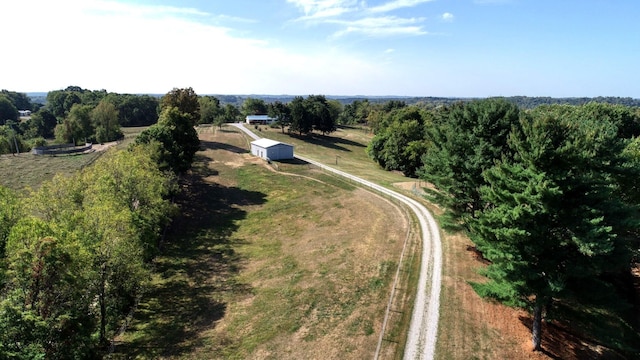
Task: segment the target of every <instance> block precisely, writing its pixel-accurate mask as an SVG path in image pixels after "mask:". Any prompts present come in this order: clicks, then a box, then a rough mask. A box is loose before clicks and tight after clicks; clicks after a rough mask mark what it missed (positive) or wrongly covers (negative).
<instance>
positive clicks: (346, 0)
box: [287, 0, 358, 20]
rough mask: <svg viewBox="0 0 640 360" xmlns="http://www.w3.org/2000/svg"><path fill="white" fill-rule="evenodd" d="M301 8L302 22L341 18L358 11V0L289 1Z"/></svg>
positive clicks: (288, 0)
mask: <svg viewBox="0 0 640 360" xmlns="http://www.w3.org/2000/svg"><path fill="white" fill-rule="evenodd" d="M287 2H288V3H291V4H293V5H295V6H296V7H298V8H300V9H301V10H302V12H303V13H304V16H302V17H301V18H300V20H310V19H319V18H328V17H335V16H339V15H342V14H345V13H348V12H351V11H354V10H355V9H357V5H358V2H357V1H356V0H287Z"/></svg>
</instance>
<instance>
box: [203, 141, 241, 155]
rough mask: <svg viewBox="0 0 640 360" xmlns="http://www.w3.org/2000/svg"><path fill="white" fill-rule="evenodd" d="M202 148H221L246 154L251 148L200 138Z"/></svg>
mask: <svg viewBox="0 0 640 360" xmlns="http://www.w3.org/2000/svg"><path fill="white" fill-rule="evenodd" d="M200 149H203V150H215V149H220V150H226V151H231V152H232V153H236V154H244V153H248V152H249V150H247V149H245V148H241V147H238V146H235V145H231V144H226V143H221V142H217V141H207V140H200Z"/></svg>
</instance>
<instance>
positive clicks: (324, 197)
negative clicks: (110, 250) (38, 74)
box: [113, 128, 412, 359]
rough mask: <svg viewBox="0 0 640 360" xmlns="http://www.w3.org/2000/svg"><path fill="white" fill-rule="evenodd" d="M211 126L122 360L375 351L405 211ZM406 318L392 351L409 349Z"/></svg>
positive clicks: (396, 326) (388, 348)
mask: <svg viewBox="0 0 640 360" xmlns="http://www.w3.org/2000/svg"><path fill="white" fill-rule="evenodd" d="M213 130H214V129H211V128H207V129H206V130H204V131H203V133H202V134H201V139H202V140H203V141H202V144H203V148H204V150H203V151H201V152H199V153H198V158H197V161H196V164H195V168H194V171H193V173H192V176H190V177H189V179H188V182H187V184H185V186H186V188H187V189H188V191H187V192H186V195H187V197H185V198H182V199H180V201H179V202H180V203H181V206H182V208H183V210H184V212H183V216H182V217H181V218H179V219H177V220H176V222H175V223H174V225H173V226H172V231H171V232H170V233H169V234H168V237H167V241H166V243H165V248H164V251H163V252H164V253H165V254H166V255H164V256H160V257H159V258H158V259H157V261H156V264H155V265H156V269H157V275H156V276H154V279H153V286H151V288H150V289H149V291H148V293H147V294H146V295H145V297H144V299H143V301H142V303H141V304H140V306H139V308H138V311H137V312H136V315H135V317H134V319H133V321H132V322H131V325H130V327H129V329H128V330H127V332H126V333H125V334H124V335H123V336H121V337H120V338H118V339H117V340H118V346H116V350H117V351H116V353H115V354H114V356H113V357H114V358H119V357H124V358H141V359H151V358H176V359H181V358H185V359H187V358H189V359H191V358H197V359H210V358H224V359H245V358H262V359H269V358H273V359H301V358H309V359H311V358H318V359H319V358H323V359H362V358H371V357H372V356H373V353H374V351H375V349H376V345H377V342H378V338H379V333H380V329H381V325H382V320H383V318H384V311H385V308H386V304H387V301H388V299H389V294H390V291H391V288H390V286H391V284H392V279H393V276H394V274H395V271H396V268H397V263H398V259H399V254H400V251H401V248H402V244H403V242H404V240H405V238H406V237H407V235H408V232H409V230H410V229H412V226H411V224H410V220H409V218H408V216H407V214H406V213H405V212H404V211H403V210H401V209H399V208H398V207H396V206H395V205H394V204H392V203H391V202H389V201H388V200H387V199H384V198H382V197H379V196H376V195H372V194H370V193H367V192H365V191H364V190H361V189H359V188H356V187H354V186H353V185H352V184H349V183H346V182H344V181H342V180H340V179H338V178H335V177H333V176H329V175H327V174H325V173H323V172H321V171H319V170H318V169H315V168H313V167H310V166H308V165H306V164H304V163H299V162H291V163H279V165H278V171H275V170H274V169H273V168H272V167H270V166H269V165H266V164H265V163H264V162H263V161H262V160H259V159H256V158H254V157H252V156H250V155H249V154H248V147H247V146H246V144H247V140H246V138H245V137H244V135H242V134H240V133H239V132H237V131H233V130H221V131H217V132H215V134H214V132H213ZM407 287H408V286H407ZM407 303H408V302H407V301H406V299H404V298H399V300H398V301H397V304H398V305H399V306H403V304H407ZM396 310H402V309H401V308H398V309H396ZM406 314H407V315H408V314H409V313H408V311H407V312H406ZM404 318H405V319H404V321H405V323H406V319H407V318H408V316H405V317H404ZM402 321H403V320H402V319H399V320H398V321H395V322H393V323H392V324H391V325H390V328H389V331H388V332H387V336H386V338H387V339H386V340H385V342H384V344H383V345H384V347H383V349H382V350H383V354H385V357H384V358H396V357H399V356H401V354H402V352H401V350H402V347H401V346H399V345H398V344H401V343H403V341H402V338H401V337H402V333H401V331H400V330H401V329H402V328H404V325H402V324H401V323H402Z"/></svg>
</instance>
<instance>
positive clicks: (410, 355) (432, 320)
mask: <svg viewBox="0 0 640 360" xmlns="http://www.w3.org/2000/svg"><path fill="white" fill-rule="evenodd" d="M232 125H233V126H236V127H237V128H239V129H240V130H242V131H244V132H245V133H246V134H248V135H249V136H250V137H251V138H253V139H256V140H257V139H259V138H260V137H259V136H257V135H256V134H254V133H253V132H252V131H250V130H249V129H247V128H245V127H244V126H243V125H242V124H232ZM295 157H296V158H297V159H300V160H302V161H305V162H308V163H310V164H313V165H315V166H318V167H320V168H322V169H324V170H326V171H330V172H333V173H335V174H337V175H340V176H343V177H345V178H347V179H350V180H352V181H355V182H358V183H360V184H362V185H364V186H366V187H368V188H370V189H372V190H375V191H377V192H379V193H382V194H385V195H388V196H391V197H393V198H395V199H397V200H398V201H401V202H402V203H404V204H405V205H407V206H408V207H409V208H410V209H411V210H412V211H413V212H414V213H415V214H416V217H417V219H418V222H419V223H420V230H421V232H422V259H421V264H420V278H419V280H418V290H417V292H416V299H415V303H414V307H413V313H412V316H411V324H410V325H409V332H408V334H407V343H406V345H405V350H404V358H405V359H424V360H431V359H433V358H434V355H435V346H436V339H437V335H438V317H439V307H440V286H441V282H442V246H441V242H440V232H439V230H438V225H437V223H436V221H435V219H434V218H433V216H432V215H431V213H430V212H429V211H428V210H427V209H426V208H425V207H424V206H423V205H422V204H420V203H419V202H417V201H416V200H414V199H412V198H410V197H408V196H405V195H402V194H400V193H397V192H395V191H392V190H389V189H387V188H385V187H383V186H380V185H378V184H375V183H372V182H370V181H367V180H364V179H361V178H359V177H357V176H353V175H351V174H348V173H346V172H344V171H340V170H337V169H334V168H331V167H329V166H326V165H324V164H321V163H319V162H317V161H315V160H311V159H307V158H305V157H302V156H298V155H296V156H295Z"/></svg>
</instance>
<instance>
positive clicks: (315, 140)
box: [289, 133, 365, 152]
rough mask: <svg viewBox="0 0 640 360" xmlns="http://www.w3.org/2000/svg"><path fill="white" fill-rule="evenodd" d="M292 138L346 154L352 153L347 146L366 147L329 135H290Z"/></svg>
mask: <svg viewBox="0 0 640 360" xmlns="http://www.w3.org/2000/svg"><path fill="white" fill-rule="evenodd" d="M289 135H290V136H291V137H294V138H296V139H300V140H302V141H304V142H307V143H309V144H313V145H318V146H322V147H325V148H328V149H333V150H339V151H345V152H351V150H350V149H348V148H346V147H344V146H345V145H346V146H355V147H361V148H362V147H365V145H363V144H361V143H359V142H355V141H351V140H348V139H343V138H340V137H335V136H329V135H320V134H313V133H312V134H307V135H302V136H300V135H297V134H294V133H290V134H289Z"/></svg>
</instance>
